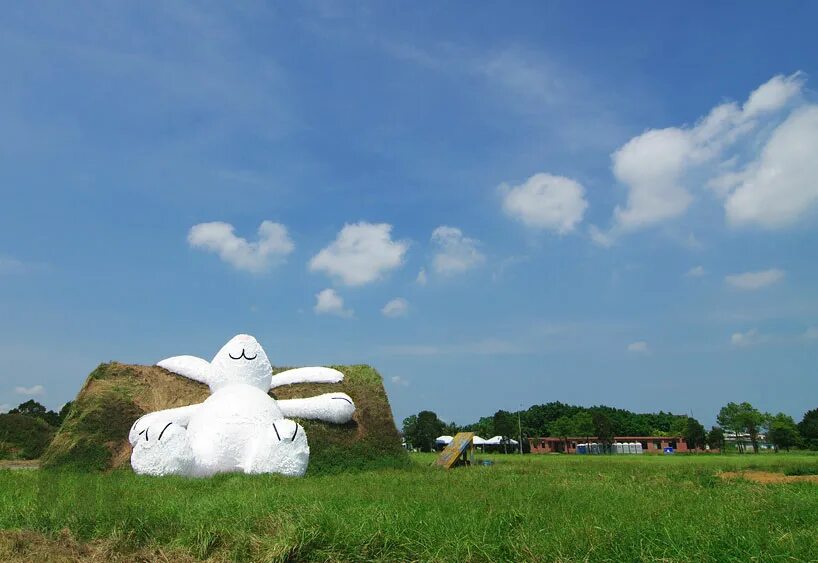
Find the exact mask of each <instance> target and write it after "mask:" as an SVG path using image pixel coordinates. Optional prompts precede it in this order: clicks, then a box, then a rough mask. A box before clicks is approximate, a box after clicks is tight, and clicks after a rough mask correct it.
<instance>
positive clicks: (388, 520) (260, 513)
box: [0, 453, 818, 561]
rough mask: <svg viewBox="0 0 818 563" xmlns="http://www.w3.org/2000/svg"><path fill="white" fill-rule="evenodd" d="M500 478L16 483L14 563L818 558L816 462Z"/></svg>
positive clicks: (27, 476)
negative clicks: (765, 481)
mask: <svg viewBox="0 0 818 563" xmlns="http://www.w3.org/2000/svg"><path fill="white" fill-rule="evenodd" d="M479 457H481V458H491V459H492V460H493V461H494V462H495V464H494V465H492V466H489V467H471V468H459V469H455V470H452V471H448V472H446V471H442V470H438V469H435V468H432V467H429V466H428V464H429V463H430V462H431V461H432V459H433V456H431V455H428V454H427V455H423V454H415V455H413V456H412V460H413V463H412V467H410V468H408V469H384V470H377V471H369V472H360V473H348V474H340V475H325V476H313V477H307V478H304V479H300V480H299V479H287V478H282V477H278V476H257V477H248V476H244V475H222V476H219V477H216V478H214V479H210V480H189V479H180V478H150V477H142V476H137V475H134V474H132V473H130V472H127V471H117V472H113V473H108V474H77V473H74V474H72V473H62V474H61V473H53V472H49V471H0V528H2V529H4V530H11V531H7V532H3V533H2V535H0V538H2V541H0V560H12V559H14V558H17V559H18V560H31V559H37V558H43V557H47V558H50V559H54V560H56V559H59V557H64V558H65V560H70V559H72V558H77V557H89V558H90V557H98V558H101V559H106V560H113V559H121V560H146V559H147V560H155V559H161V558H165V559H168V560H174V561H176V560H185V559H211V560H239V561H241V560H263V561H286V560H329V561H337V560H344V561H362V560H387V561H394V560H434V561H455V560H458V561H462V560H467V561H468V560H474V561H522V560H530V561H534V560H536V561H552V560H555V561H585V560H595V561H597V560H598V561H605V560H607V561H638V560H663V561H749V560H762V561H778V560H788V561H789V560H797V561H803V560H811V559H816V558H818V484H816V483H811V482H798V483H789V484H771V485H759V484H755V483H752V482H749V481H744V480H732V481H725V480H722V479H720V478H719V477H717V476H716V474H717V473H718V472H719V471H722V470H737V469H739V470H740V469H763V470H768V471H775V472H788V473H791V474H795V473H807V474H808V473H815V472H816V469H818V456H812V455H808V454H784V453H781V454H762V455H744V456H738V455H730V456H719V455H699V456H695V455H690V456H681V455H678V456H666V457H660V456H638V457H637V456H630V457H628V456H619V457H616V456H600V457H584V456H523V457H518V456H513V455H508V456H500V455H498V456H479Z"/></svg>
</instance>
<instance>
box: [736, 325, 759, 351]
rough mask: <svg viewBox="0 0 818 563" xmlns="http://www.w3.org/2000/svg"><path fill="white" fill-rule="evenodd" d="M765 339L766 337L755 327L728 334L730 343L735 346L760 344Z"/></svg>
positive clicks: (744, 346)
mask: <svg viewBox="0 0 818 563" xmlns="http://www.w3.org/2000/svg"><path fill="white" fill-rule="evenodd" d="M766 340H767V337H766V336H763V335H762V334H760V333H759V332H758V330H757V329H755V328H753V329H750V330H748V331H747V332H734V333H733V334H732V336H730V343H731V344H732V345H733V346H735V347H737V348H748V347H750V346H755V345H757V344H761V343H762V342H764V341H766Z"/></svg>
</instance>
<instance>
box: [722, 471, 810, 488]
mask: <svg viewBox="0 0 818 563" xmlns="http://www.w3.org/2000/svg"><path fill="white" fill-rule="evenodd" d="M718 475H719V477H721V478H722V479H744V480H746V481H753V482H755V483H760V484H762V485H777V484H779V483H799V482H801V483H803V482H808V483H818V475H784V474H783V473H773V472H771V471H724V472H722V473H719V474H718Z"/></svg>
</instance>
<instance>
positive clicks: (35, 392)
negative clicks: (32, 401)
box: [14, 385, 45, 397]
mask: <svg viewBox="0 0 818 563" xmlns="http://www.w3.org/2000/svg"><path fill="white" fill-rule="evenodd" d="M14 392H15V393H17V394H18V395H26V396H29V397H39V396H40V395H43V394H44V393H45V387H43V386H42V385H33V386H31V387H15V388H14Z"/></svg>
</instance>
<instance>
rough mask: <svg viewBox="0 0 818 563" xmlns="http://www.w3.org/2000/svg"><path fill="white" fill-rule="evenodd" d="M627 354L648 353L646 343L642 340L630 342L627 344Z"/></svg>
mask: <svg viewBox="0 0 818 563" xmlns="http://www.w3.org/2000/svg"><path fill="white" fill-rule="evenodd" d="M628 352H634V353H636V354H645V353H647V352H648V343H647V342H645V341H644V340H638V341H637V342H631V343H630V344H628Z"/></svg>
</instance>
